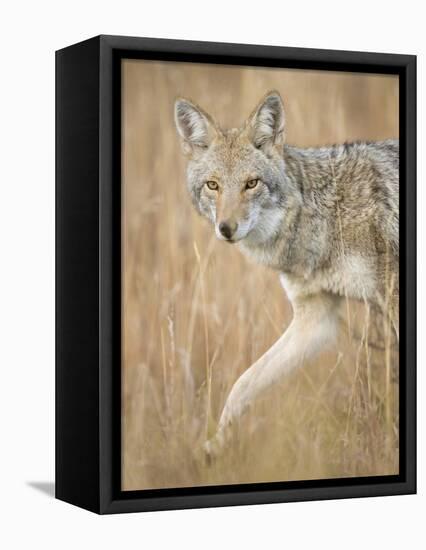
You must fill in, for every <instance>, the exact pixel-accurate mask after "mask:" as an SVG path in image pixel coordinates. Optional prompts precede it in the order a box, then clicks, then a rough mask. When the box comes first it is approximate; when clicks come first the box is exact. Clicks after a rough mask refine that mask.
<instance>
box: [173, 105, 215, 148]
mask: <svg viewBox="0 0 426 550" xmlns="http://www.w3.org/2000/svg"><path fill="white" fill-rule="evenodd" d="M175 123H176V128H177V131H178V133H179V136H180V138H181V140H182V147H183V151H184V153H186V154H192V153H194V152H197V151H200V150H203V149H206V148H207V147H208V146H209V145H210V143H211V141H212V140H213V138H214V136H215V133H216V126H215V123H214V122H213V119H212V118H211V117H210V116H209V115H208V114H207V113H205V112H204V111H203V110H202V109H200V107H198V106H197V105H194V104H193V103H191V102H190V101H188V100H187V99H177V100H176V102H175Z"/></svg>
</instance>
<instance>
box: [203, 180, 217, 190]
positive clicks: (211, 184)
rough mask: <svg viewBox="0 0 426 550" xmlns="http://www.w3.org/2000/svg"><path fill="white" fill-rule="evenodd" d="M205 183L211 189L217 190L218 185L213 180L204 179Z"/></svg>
mask: <svg viewBox="0 0 426 550" xmlns="http://www.w3.org/2000/svg"><path fill="white" fill-rule="evenodd" d="M206 185H207V187H208V188H209V189H211V190H212V191H217V190H218V189H219V186H218V184H217V183H216V182H215V181H206Z"/></svg>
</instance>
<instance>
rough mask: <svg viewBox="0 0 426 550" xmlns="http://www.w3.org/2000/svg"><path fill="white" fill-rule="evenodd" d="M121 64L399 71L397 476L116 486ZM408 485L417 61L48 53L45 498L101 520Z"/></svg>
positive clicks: (412, 430)
mask: <svg viewBox="0 0 426 550" xmlns="http://www.w3.org/2000/svg"><path fill="white" fill-rule="evenodd" d="M123 58H126V59H127V58H140V59H155V60H168V61H176V62H179V61H186V62H188V61H190V62H200V63H220V64H232V65H251V66H263V67H284V68H302V69H321V70H325V71H329V70H332V71H336V70H337V71H351V72H363V73H380V74H397V75H399V83H400V155H401V157H400V161H401V162H400V181H401V186H400V187H401V195H400V198H401V201H400V235H401V252H402V253H401V255H400V283H401V297H400V325H401V328H400V473H399V475H395V476H380V477H370V478H368V477H364V478H345V479H333V480H319V481H298V482H294V481H293V482H274V483H258V484H249V485H232V486H231V485H230V486H215V487H211V486H209V487H192V488H185V489H177V488H176V489H156V490H146V491H127V492H123V491H121V488H120V468H121V460H120V452H121V434H120V424H121V423H120V393H121V392H120V380H121V377H120V361H121V355H120V342H121V318H120V316H121V260H120V258H121V250H120V247H121V235H120V231H121V222H120V216H121V203H120V198H121V165H120V156H121V150H120V117H121V108H120V105H121V98H120V93H121V80H120V78H121V77H120V63H121V59H123ZM415 491H416V57H415V56H412V55H394V54H382V53H363V52H348V51H331V50H312V49H300V48H283V47H273V46H256V45H240V44H224V43H209V42H191V41H180V40H164V39H152V38H130V37H119V36H98V37H95V38H92V39H90V40H87V41H84V42H81V43H79V44H76V45H73V46H70V47H67V48H64V49H62V50H59V51H58V52H56V498H58V499H61V500H64V501H67V502H70V503H72V504H75V505H77V506H81V507H83V508H86V509H88V510H91V511H93V512H97V513H101V514H105V513H117V512H136V511H147V510H166V509H177V508H194V507H208V506H228V505H238V504H260V503H271V502H290V501H301V500H314V499H315V500H318V499H332V498H349V497H366V496H379V495H398V494H408V493H415Z"/></svg>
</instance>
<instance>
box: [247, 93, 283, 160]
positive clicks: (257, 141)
mask: <svg viewBox="0 0 426 550" xmlns="http://www.w3.org/2000/svg"><path fill="white" fill-rule="evenodd" d="M284 126H285V115H284V105H283V101H282V99H281V96H280V94H279V93H278V92H269V93H268V94H266V96H265V97H264V98H263V99H262V101H261V102H260V103H259V105H258V106H257V107H256V109H255V110H254V111H253V112H252V114H251V115H250V117H249V119H248V121H247V131H248V134H249V137H250V139H251V140H252V142H253V144H254V146H255V147H257V148H258V149H263V150H264V151H265V152H266V153H267V152H268V151H270V150H271V147H272V146H274V145H281V144H282V143H283V142H284Z"/></svg>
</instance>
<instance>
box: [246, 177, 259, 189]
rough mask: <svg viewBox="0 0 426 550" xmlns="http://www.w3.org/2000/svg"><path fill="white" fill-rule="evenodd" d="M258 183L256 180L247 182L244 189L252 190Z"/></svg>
mask: <svg viewBox="0 0 426 550" xmlns="http://www.w3.org/2000/svg"><path fill="white" fill-rule="evenodd" d="M258 183H259V180H258V179H254V180H249V181H248V182H247V183H246V189H254V188H255V187H256V186H257V184H258Z"/></svg>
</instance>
